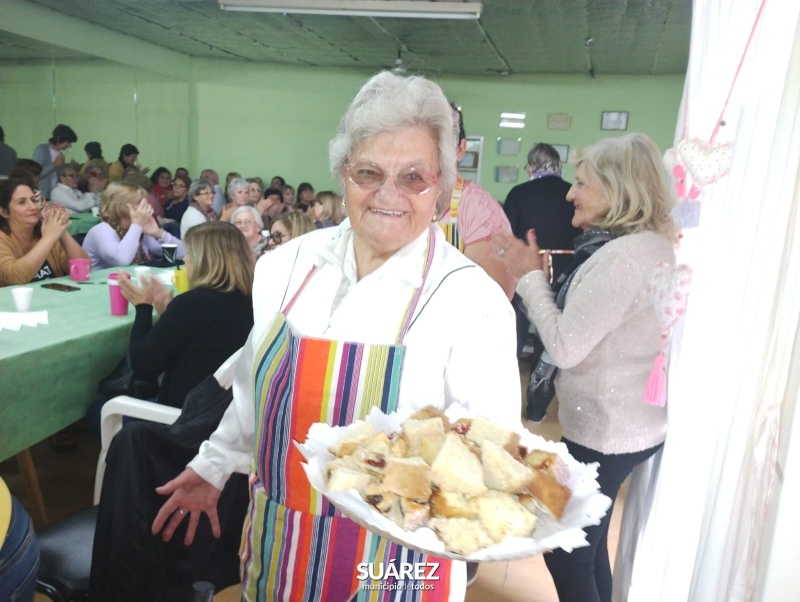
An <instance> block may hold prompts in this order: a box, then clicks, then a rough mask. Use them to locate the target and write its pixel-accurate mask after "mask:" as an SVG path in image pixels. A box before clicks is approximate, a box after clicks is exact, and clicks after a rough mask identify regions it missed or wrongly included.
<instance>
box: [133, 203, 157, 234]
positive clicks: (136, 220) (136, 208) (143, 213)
mask: <svg viewBox="0 0 800 602" xmlns="http://www.w3.org/2000/svg"><path fill="white" fill-rule="evenodd" d="M128 212H129V213H130V215H131V223H132V224H138V225H139V226H141V227H142V230H144V225H145V224H146V223H147V221H148V220H149V219H151V218H152V217H153V208H152V207H151V206H150V203H148V202H147V199H142V200H141V201H139V204H138V205H132V204H131V203H128Z"/></svg>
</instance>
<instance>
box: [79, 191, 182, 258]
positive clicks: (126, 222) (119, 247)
mask: <svg viewBox="0 0 800 602" xmlns="http://www.w3.org/2000/svg"><path fill="white" fill-rule="evenodd" d="M145 195H146V193H145V191H144V190H143V189H141V188H137V187H136V186H133V185H132V184H127V183H125V182H111V183H110V184H109V185H108V188H106V191H105V193H103V202H102V204H101V205H100V219H101V220H102V221H101V222H100V223H99V224H97V225H96V226H94V227H93V228H92V229H91V230H89V232H87V234H86V238H84V239H83V248H84V249H85V250H86V252H87V253H88V254H89V257H90V258H91V260H92V269H93V270H102V269H103V268H110V267H114V266H118V265H131V264H132V263H146V262H148V261H152V260H153V259H155V258H156V257H161V254H162V252H161V245H162V244H173V245H178V252H177V256H178V257H179V258H181V257H183V256H184V255H185V254H186V249H185V248H184V246H183V243H182V242H181V241H180V239H178V238H176V237H175V236H173V235H172V234H170V233H169V232H165V231H164V230H163V229H162V228H161V227H160V226H159V225H158V223H156V220H155V218H154V217H153V208H152V207H151V206H150V204H149V203H148V202H147V199H146V198H145Z"/></svg>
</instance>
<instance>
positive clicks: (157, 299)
mask: <svg viewBox="0 0 800 602" xmlns="http://www.w3.org/2000/svg"><path fill="white" fill-rule="evenodd" d="M148 288H149V289H150V296H151V297H152V298H153V307H155V308H156V311H157V312H158V315H159V316H161V315H163V314H164V312H165V311H166V309H167V305H169V304H170V302H171V301H172V292H171V291H169V290H167V289H166V288H165V287H164V285H163V284H161V282H159V280H158V279H157V278H151V279H150V284H149V285H148Z"/></svg>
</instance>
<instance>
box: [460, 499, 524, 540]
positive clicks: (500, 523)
mask: <svg viewBox="0 0 800 602" xmlns="http://www.w3.org/2000/svg"><path fill="white" fill-rule="evenodd" d="M475 504H476V505H477V507H478V520H480V522H481V524H482V525H483V528H484V529H486V532H487V533H488V534H489V537H491V538H492V539H493V540H494V541H495V542H497V543H499V542H501V541H503V540H504V539H505V538H506V537H508V536H517V537H530V535H531V534H532V533H533V529H534V528H535V527H536V515H535V514H533V513H532V512H530V511H529V510H527V509H526V508H524V507H522V506H520V504H519V502H517V498H515V497H514V496H513V495H509V494H508V493H501V492H499V491H489V492H488V493H486V495H482V496H481V497H479V498H478V499H476V500H475Z"/></svg>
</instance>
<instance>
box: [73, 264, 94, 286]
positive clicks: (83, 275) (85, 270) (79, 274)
mask: <svg viewBox="0 0 800 602" xmlns="http://www.w3.org/2000/svg"><path fill="white" fill-rule="evenodd" d="M91 266H92V264H91V262H90V261H89V260H88V259H70V260H69V277H70V280H74V281H75V282H83V281H85V280H89V268H91Z"/></svg>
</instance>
